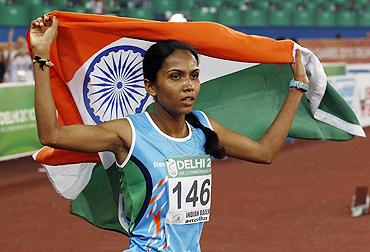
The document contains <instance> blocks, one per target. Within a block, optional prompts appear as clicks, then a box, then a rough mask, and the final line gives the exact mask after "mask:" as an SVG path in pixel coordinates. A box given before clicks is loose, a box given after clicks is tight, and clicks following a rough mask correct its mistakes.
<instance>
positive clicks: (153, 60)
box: [143, 40, 226, 159]
mask: <svg viewBox="0 0 370 252" xmlns="http://www.w3.org/2000/svg"><path fill="white" fill-rule="evenodd" d="M175 50H187V51H189V52H190V53H191V54H192V55H193V56H194V58H195V59H196V61H197V64H199V57H198V54H197V52H196V51H195V50H194V49H193V48H192V47H191V46H190V45H188V44H186V43H184V42H181V41H177V40H163V41H159V42H157V43H155V44H154V45H152V46H151V47H150V48H149V49H148V51H147V52H146V53H145V56H144V60H143V72H144V78H145V79H148V80H149V81H151V82H152V83H155V82H156V80H157V73H158V71H159V70H160V69H161V67H162V65H163V62H164V61H165V60H166V58H167V57H168V56H169V55H171V54H172V53H173V52H174V51H175ZM185 120H186V121H187V122H188V123H190V124H191V125H192V126H193V127H194V128H199V129H201V130H202V132H203V134H204V136H205V138H206V143H205V144H204V149H205V152H206V153H207V154H210V155H212V156H213V157H214V158H218V159H221V158H224V157H225V156H226V152H225V148H224V147H223V146H222V145H221V144H220V140H219V138H218V136H217V134H216V132H214V131H213V130H211V129H209V128H207V127H205V126H204V125H203V124H202V123H201V122H200V121H199V119H198V117H196V116H195V115H194V113H193V112H190V113H189V114H186V115H185Z"/></svg>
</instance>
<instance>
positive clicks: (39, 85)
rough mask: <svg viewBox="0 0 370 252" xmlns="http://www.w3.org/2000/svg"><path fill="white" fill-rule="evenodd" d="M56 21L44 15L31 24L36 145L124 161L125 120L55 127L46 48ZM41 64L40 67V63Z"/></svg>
mask: <svg viewBox="0 0 370 252" xmlns="http://www.w3.org/2000/svg"><path fill="white" fill-rule="evenodd" d="M57 32H58V20H57V19H56V18H55V17H49V16H47V15H45V16H44V18H38V19H36V20H34V21H33V22H32V23H31V28H30V42H31V46H32V53H33V58H34V59H35V57H39V58H36V59H39V62H35V64H34V73H35V112H36V121H37V130H38V136H39V139H40V142H41V143H42V144H44V145H48V146H51V147H54V148H59V149H68V150H74V151H82V152H98V151H112V152H114V153H115V155H116V158H117V161H119V162H121V161H123V160H124V159H125V157H126V155H127V152H128V149H129V148H130V145H131V129H130V125H129V123H128V121H127V120H114V121H109V122H105V123H102V124H99V125H97V126H88V125H71V126H58V124H57V118H56V109H55V104H54V99H53V96H52V92H51V87H50V72H49V66H48V65H44V64H43V63H42V62H44V63H46V64H49V63H47V61H45V60H44V59H49V56H50V46H51V44H52V42H53V40H54V39H55V37H56V36H57ZM40 62H41V63H40Z"/></svg>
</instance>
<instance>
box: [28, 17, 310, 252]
mask: <svg viewBox="0 0 370 252" xmlns="http://www.w3.org/2000/svg"><path fill="white" fill-rule="evenodd" d="M57 30H58V20H57V19H56V18H55V17H50V16H47V15H45V16H44V17H43V18H38V19H37V20H34V21H33V22H32V24H31V28H30V42H31V46H32V53H33V62H34V73H35V83H36V84H35V111H36V120H37V128H38V134H39V139H40V141H41V143H42V144H44V145H47V146H51V147H55V148H59V149H67V150H74V151H80V152H102V151H110V152H112V153H114V155H115V157H116V161H117V165H118V167H120V168H125V169H121V177H120V179H121V184H122V191H123V192H122V193H123V202H124V205H125V207H124V208H125V211H124V216H120V222H121V224H122V223H123V222H127V223H128V224H127V231H128V233H129V235H130V249H129V251H200V245H199V243H200V241H199V240H200V236H201V232H202V228H203V223H204V222H206V221H208V220H209V214H210V202H211V184H212V178H211V158H210V157H211V156H212V157H214V158H219V159H222V158H224V157H225V156H226V155H228V156H231V157H235V158H239V159H243V160H247V161H251V162H257V163H267V164H268V163H271V162H272V161H273V159H274V158H275V156H276V154H277V153H278V152H279V150H280V149H281V148H282V146H283V145H284V141H285V139H286V137H287V134H288V131H289V129H290V127H291V125H292V122H293V119H294V117H295V114H296V112H297V109H298V106H299V104H300V101H301V98H302V96H303V94H304V92H305V91H307V89H308V78H307V75H306V71H305V68H304V66H303V64H302V63H301V55H300V52H299V51H298V50H297V51H296V60H295V63H292V64H291V69H292V72H293V75H294V79H293V80H292V81H291V83H290V85H289V86H290V91H289V93H288V95H287V97H286V99H285V102H284V103H283V105H282V107H281V109H280V111H279V113H278V115H277V116H276V118H275V120H274V121H273V123H272V124H271V126H270V127H269V129H268V130H267V131H266V132H265V134H264V135H263V136H262V137H261V138H260V139H259V140H258V141H253V140H251V139H249V138H247V137H245V136H243V135H240V134H238V133H235V132H232V131H230V130H228V129H226V128H224V127H223V126H222V125H221V124H219V123H218V122H216V121H215V120H214V119H212V118H209V117H207V116H206V115H205V114H204V113H203V112H201V111H195V110H193V106H194V104H195V102H196V99H197V96H198V94H199V90H200V81H199V71H200V70H199V67H198V65H199V59H198V55H197V53H196V52H195V50H194V49H193V48H191V47H190V46H188V45H187V44H184V43H182V42H180V41H160V42H158V43H156V44H154V45H153V46H151V47H150V48H149V50H148V51H147V52H146V54H145V57H144V61H143V72H144V84H145V89H146V91H147V92H148V93H149V94H150V95H151V96H152V97H153V98H154V100H155V109H154V111H153V112H150V113H140V114H135V115H132V116H128V117H126V118H124V119H117V120H113V121H107V122H103V123H101V124H99V125H95V126H93V125H70V126H59V125H58V123H57V118H56V114H55V110H56V108H55V104H54V99H53V96H52V92H51V87H50V72H49V68H50V67H52V66H53V64H52V62H50V60H49V57H50V46H51V44H52V43H53V41H54V39H55V37H56V36H57ZM287 88H288V85H287ZM138 185H142V186H143V187H145V188H146V190H145V193H143V194H140V193H137V192H138V191H140V190H141V188H140V187H138ZM135 186H136V187H135ZM122 225H123V224H122Z"/></svg>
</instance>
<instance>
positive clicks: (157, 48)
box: [143, 40, 199, 83]
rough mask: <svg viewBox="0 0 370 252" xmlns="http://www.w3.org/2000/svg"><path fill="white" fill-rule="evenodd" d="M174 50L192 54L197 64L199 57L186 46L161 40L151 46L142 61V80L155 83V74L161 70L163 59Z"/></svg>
mask: <svg viewBox="0 0 370 252" xmlns="http://www.w3.org/2000/svg"><path fill="white" fill-rule="evenodd" d="M176 49H180V50H187V51H189V52H191V54H193V56H194V58H195V59H196V60H197V64H199V57H198V54H197V52H196V51H195V50H194V49H193V48H192V47H191V46H190V45H188V44H185V43H183V42H181V41H177V40H163V41H159V42H157V43H155V44H154V45H152V46H151V47H150V48H149V49H148V51H146V53H145V56H144V60H143V72H144V78H145V79H148V80H150V81H151V82H153V83H155V81H156V79H157V78H156V77H157V73H158V71H159V69H161V67H162V65H163V62H164V61H165V59H166V58H167V57H168V56H169V55H170V54H171V53H173V52H174V51H175V50H176Z"/></svg>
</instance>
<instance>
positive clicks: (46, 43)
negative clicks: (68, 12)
mask: <svg viewBox="0 0 370 252" xmlns="http://www.w3.org/2000/svg"><path fill="white" fill-rule="evenodd" d="M57 34H58V20H57V18H56V17H55V16H48V15H46V14H45V15H44V17H43V18H42V17H39V18H37V19H35V20H33V21H32V23H31V28H30V42H31V46H32V51H33V52H34V53H36V54H37V53H38V52H49V51H50V46H51V44H52V43H53V41H54V39H55V37H56V36H57Z"/></svg>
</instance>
